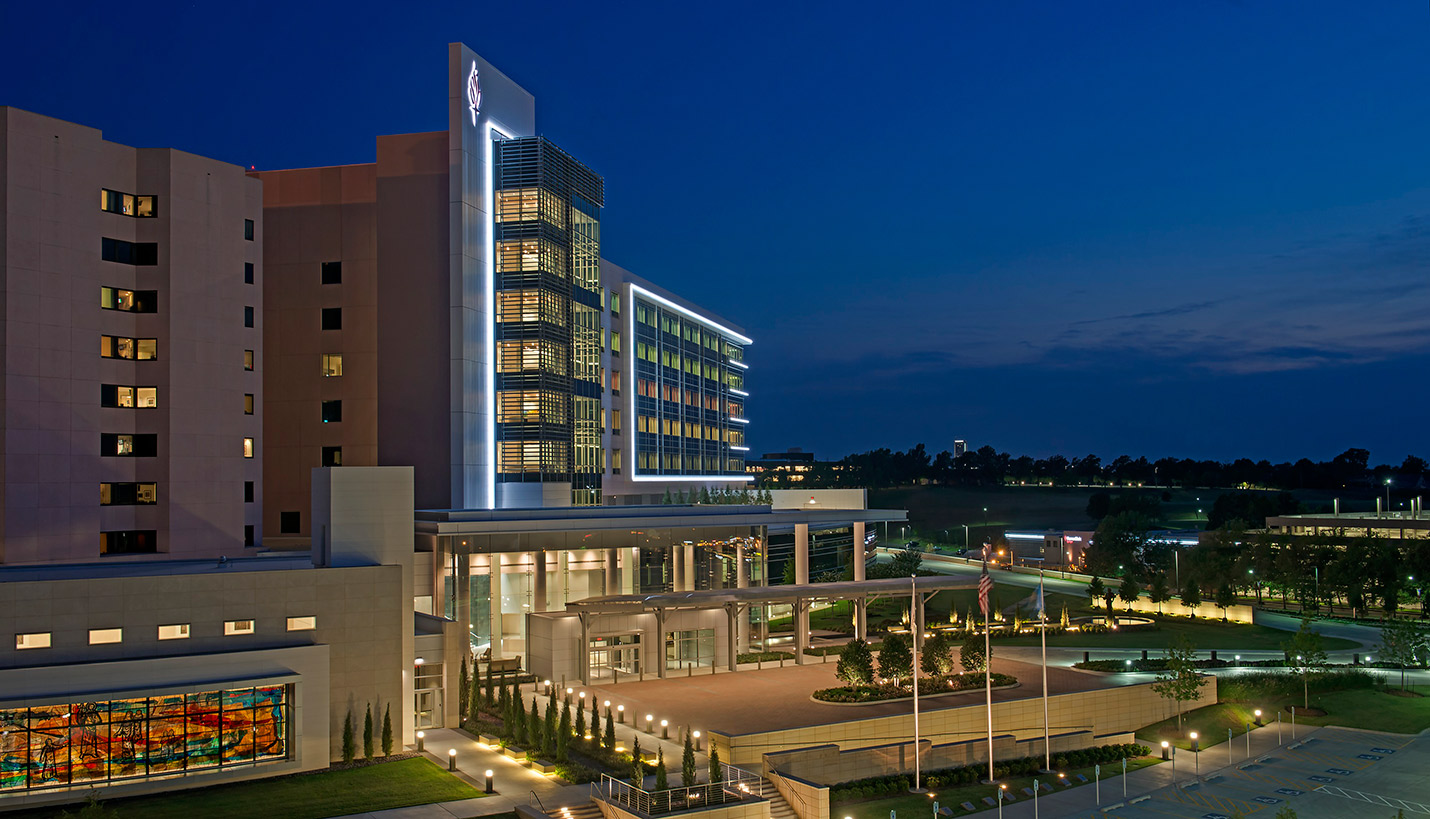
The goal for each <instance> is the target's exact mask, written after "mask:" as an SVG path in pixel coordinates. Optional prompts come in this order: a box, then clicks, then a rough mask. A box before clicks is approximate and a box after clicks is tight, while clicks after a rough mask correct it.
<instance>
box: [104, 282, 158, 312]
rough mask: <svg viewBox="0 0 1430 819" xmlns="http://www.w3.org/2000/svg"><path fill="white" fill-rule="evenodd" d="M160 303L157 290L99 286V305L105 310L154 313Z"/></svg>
mask: <svg viewBox="0 0 1430 819" xmlns="http://www.w3.org/2000/svg"><path fill="white" fill-rule="evenodd" d="M158 305H159V292H158V291H157V290H126V289H124V288H122V287H101V288H99V306H100V307H101V308H103V309H105V310H123V311H124V312H126V313H154V312H157V311H158Z"/></svg>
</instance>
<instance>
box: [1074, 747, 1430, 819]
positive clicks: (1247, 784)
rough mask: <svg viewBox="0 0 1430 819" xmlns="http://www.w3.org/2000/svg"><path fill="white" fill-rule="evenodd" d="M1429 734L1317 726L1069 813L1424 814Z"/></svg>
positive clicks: (1321, 817) (1201, 816)
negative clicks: (1197, 773) (1241, 757)
mask: <svg viewBox="0 0 1430 819" xmlns="http://www.w3.org/2000/svg"><path fill="white" fill-rule="evenodd" d="M1427 764H1430V737H1427V736H1424V735H1422V736H1418V737H1406V736H1396V735H1391V734H1382V733H1376V732H1371V731H1356V730H1352V729H1348V728H1322V729H1320V730H1317V731H1315V732H1314V733H1313V734H1311V735H1310V736H1309V737H1303V738H1302V741H1301V742H1299V743H1289V744H1287V745H1285V746H1282V747H1280V748H1276V749H1274V750H1270V751H1268V752H1267V753H1265V754H1262V755H1260V756H1257V757H1255V758H1254V759H1251V760H1247V761H1243V762H1240V763H1238V764H1234V765H1231V766H1228V767H1226V768H1223V769H1221V770H1218V771H1216V772H1215V773H1212V774H1210V775H1207V776H1206V777H1204V778H1203V780H1202V781H1200V782H1198V781H1197V780H1196V779H1195V778H1193V777H1187V778H1186V779H1185V780H1183V781H1181V782H1179V783H1178V784H1176V785H1172V786H1169V787H1165V788H1162V789H1160V790H1157V791H1153V792H1152V793H1151V794H1148V795H1146V796H1143V797H1140V798H1138V799H1137V801H1135V802H1130V803H1128V804H1125V805H1121V806H1119V807H1117V808H1116V809H1113V810H1095V811H1093V812H1092V813H1088V812H1085V811H1082V812H1077V813H1074V814H1068V815H1075V816H1095V817H1096V816H1111V817H1148V819H1152V818H1153V817H1156V818H1157V819H1160V817H1168V816H1174V817H1187V819H1228V817H1230V816H1232V815H1234V814H1235V813H1236V812H1240V813H1241V814H1243V815H1245V816H1248V817H1249V816H1253V815H1256V814H1261V813H1262V812H1263V811H1264V812H1265V814H1264V815H1265V816H1268V817H1270V816H1274V815H1275V814H1276V813H1277V811H1279V810H1281V809H1282V808H1285V807H1291V808H1293V809H1294V810H1295V811H1296V815H1297V817H1298V819H1342V818H1343V817H1347V816H1355V817H1358V819H1382V818H1384V819H1390V817H1394V816H1395V815H1396V812H1397V811H1400V810H1403V811H1405V815H1406V816H1415V815H1430V787H1427V785H1426V779H1425V775H1424V771H1425V769H1426V766H1427Z"/></svg>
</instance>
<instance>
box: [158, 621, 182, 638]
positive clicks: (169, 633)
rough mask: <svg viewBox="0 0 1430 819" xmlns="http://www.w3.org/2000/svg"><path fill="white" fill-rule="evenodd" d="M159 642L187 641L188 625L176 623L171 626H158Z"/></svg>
mask: <svg viewBox="0 0 1430 819" xmlns="http://www.w3.org/2000/svg"><path fill="white" fill-rule="evenodd" d="M159 639H160V640H187V639H189V624H188V623H178V624H175V625H172V626H159Z"/></svg>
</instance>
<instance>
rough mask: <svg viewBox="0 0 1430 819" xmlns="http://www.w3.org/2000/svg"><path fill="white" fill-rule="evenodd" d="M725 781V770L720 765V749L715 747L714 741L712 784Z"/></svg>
mask: <svg viewBox="0 0 1430 819" xmlns="http://www.w3.org/2000/svg"><path fill="white" fill-rule="evenodd" d="M724 781H725V768H724V766H722V765H721V764H720V749H719V748H716V747H715V742H714V740H711V742H710V782H711V784H714V783H717V782H724Z"/></svg>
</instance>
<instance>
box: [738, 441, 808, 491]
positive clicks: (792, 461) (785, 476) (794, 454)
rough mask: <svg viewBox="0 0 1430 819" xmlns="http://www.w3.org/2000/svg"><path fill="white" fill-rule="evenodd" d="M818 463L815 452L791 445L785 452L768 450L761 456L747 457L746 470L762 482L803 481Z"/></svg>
mask: <svg viewBox="0 0 1430 819" xmlns="http://www.w3.org/2000/svg"><path fill="white" fill-rule="evenodd" d="M818 463H819V462H818V461H816V460H815V459H814V453H813V452H805V451H804V450H803V449H800V448H799V447H791V448H790V449H788V450H786V451H784V452H766V453H765V454H763V455H761V456H760V457H759V458H746V459H745V471H746V472H748V473H750V474H751V475H754V476H755V480H756V481H757V482H761V483H803V482H804V479H805V477H806V475H807V474H808V473H809V472H810V471H811V470H813V469H814V467H815V465H816V464H818Z"/></svg>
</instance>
